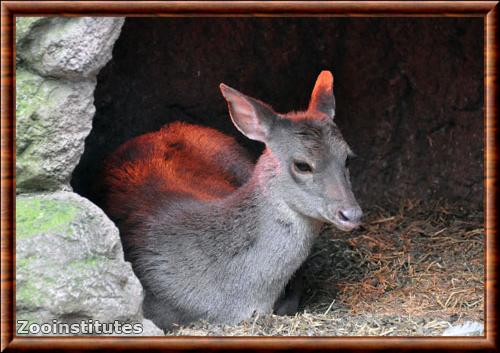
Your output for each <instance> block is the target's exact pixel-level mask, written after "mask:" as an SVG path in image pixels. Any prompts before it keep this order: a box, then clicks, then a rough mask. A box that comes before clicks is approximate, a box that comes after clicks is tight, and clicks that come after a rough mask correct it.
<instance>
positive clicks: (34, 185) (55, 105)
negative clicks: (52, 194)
mask: <svg viewBox="0 0 500 353" xmlns="http://www.w3.org/2000/svg"><path fill="white" fill-rule="evenodd" d="M95 84H96V82H95V79H92V80H82V81H78V82H70V81H63V80H51V79H46V78H43V77H41V76H38V75H36V74H33V73H31V72H30V71H28V70H26V69H23V68H19V69H18V70H17V72H16V157H17V158H16V186H17V192H29V191H38V190H56V189H60V188H64V187H65V186H66V188H69V187H68V186H67V185H68V184H69V180H70V178H71V173H72V172H73V169H74V168H75V166H76V164H77V163H78V161H79V159H80V156H81V155H82V153H83V149H84V141H85V138H86V137H87V135H88V133H89V132H90V129H91V128H92V117H93V116H94V112H95V107H94V104H93V102H94V97H93V94H94V88H95Z"/></svg>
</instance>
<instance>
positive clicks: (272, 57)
mask: <svg viewBox="0 0 500 353" xmlns="http://www.w3.org/2000/svg"><path fill="white" fill-rule="evenodd" d="M324 69H327V70H331V71H332V72H333V74H334V76H335V85H334V92H335V95H336V100H337V109H336V113H337V116H336V122H337V124H338V125H339V127H340V129H341V130H342V132H343V134H344V137H345V139H346V141H347V142H348V143H349V144H350V146H351V147H352V149H353V150H354V152H356V154H357V155H358V156H359V158H358V159H357V160H355V161H354V162H353V164H352V167H351V178H352V182H353V188H354V189H355V193H356V195H357V197H358V199H359V200H360V203H361V205H362V206H363V208H367V207H370V206H373V205H375V204H380V205H383V204H387V203H392V202H394V201H396V202H398V201H400V200H404V199H408V198H415V199H422V200H424V201H432V200H436V199H442V198H444V199H446V200H448V201H451V202H459V203H462V204H463V205H464V206H465V207H469V208H470V209H479V208H482V200H483V149H484V145H483V20H482V19H481V18H437V17H436V18H430V17H427V18H375V19H370V18H324V17H323V18H128V19H127V20H126V22H125V25H124V27H123V31H122V34H121V36H120V38H119V39H118V41H117V42H116V44H115V47H114V51H113V59H112V60H111V61H110V62H109V63H108V64H107V66H106V67H105V68H104V69H102V71H101V72H100V74H99V76H98V84H97V88H96V91H95V105H96V108H97V112H96V114H95V117H94V121H93V129H92V131H91V133H90V135H89V136H88V138H87V140H86V147H85V152H84V154H83V156H82V158H81V161H80V164H79V165H78V166H77V168H76V170H75V171H74V173H73V179H72V186H73V188H74V189H75V191H77V192H79V193H80V194H82V195H84V196H86V197H88V198H90V199H91V200H96V196H98V195H93V194H92V192H91V189H92V184H93V183H94V181H93V179H94V178H95V175H96V173H97V171H98V170H99V168H100V167H101V162H102V159H103V157H105V156H106V155H107V154H109V153H110V152H112V151H113V149H115V148H116V147H118V146H119V145H120V144H121V143H123V142H124V141H126V140H128V139H130V138H132V137H134V136H137V135H140V134H142V133H144V132H148V131H154V130H157V129H159V128H160V127H161V126H162V125H163V124H165V123H168V122H170V121H174V120H184V121H189V122H194V123H198V124H202V125H207V126H212V127H215V128H217V129H220V130H222V131H224V132H227V133H230V134H232V135H234V136H236V137H237V138H238V141H239V142H240V143H242V144H243V145H244V146H246V147H247V148H249V149H250V150H251V151H252V152H253V154H254V156H258V154H259V153H260V152H261V149H262V146H261V145H260V144H258V143H254V142H252V141H249V140H247V139H245V138H244V137H242V136H241V135H240V134H239V133H238V132H237V130H236V129H235V128H234V127H233V126H232V124H231V122H230V119H229V116H228V113H227V108H226V103H225V101H224V100H223V98H222V95H221V94H220V91H219V88H218V86H219V83H220V82H224V83H226V84H228V85H230V86H232V87H234V88H236V89H238V90H240V91H242V92H243V93H246V94H248V95H250V96H253V97H256V98H259V99H262V100H264V101H266V102H268V103H269V104H271V105H272V106H273V107H274V108H275V110H277V111H278V112H287V111H290V110H300V109H305V108H306V107H307V103H308V100H309V95H310V93H311V90H312V88H313V85H314V81H315V79H316V77H317V75H318V73H319V72H320V71H321V70H324Z"/></svg>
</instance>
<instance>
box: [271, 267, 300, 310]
mask: <svg viewBox="0 0 500 353" xmlns="http://www.w3.org/2000/svg"><path fill="white" fill-rule="evenodd" d="M303 272H304V269H303V267H300V268H299V269H298V270H297V272H295V274H294V275H293V277H292V278H291V279H290V281H289V282H288V284H287V285H286V287H285V289H284V290H283V292H282V293H281V295H280V297H279V298H278V300H276V303H274V313H275V314H276V315H288V316H292V315H295V313H296V312H297V310H298V308H299V303H300V298H301V297H302V293H303V291H304V273H303Z"/></svg>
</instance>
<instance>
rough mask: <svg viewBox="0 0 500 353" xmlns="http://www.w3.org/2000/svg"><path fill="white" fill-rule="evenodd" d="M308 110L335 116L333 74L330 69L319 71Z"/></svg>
mask: <svg viewBox="0 0 500 353" xmlns="http://www.w3.org/2000/svg"><path fill="white" fill-rule="evenodd" d="M308 110H311V111H317V112H321V113H325V114H326V115H328V116H329V117H331V118H332V119H333V118H334V117H335V97H334V96H333V75H332V73H331V72H330V71H326V70H325V71H321V73H320V74H319V76H318V78H317V79H316V84H315V85H314V89H313V92H312V94H311V100H310V102H309V108H308Z"/></svg>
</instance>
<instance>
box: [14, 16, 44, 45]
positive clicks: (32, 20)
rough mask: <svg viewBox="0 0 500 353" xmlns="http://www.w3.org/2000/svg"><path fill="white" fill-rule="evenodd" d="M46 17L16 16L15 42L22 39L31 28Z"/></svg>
mask: <svg viewBox="0 0 500 353" xmlns="http://www.w3.org/2000/svg"><path fill="white" fill-rule="evenodd" d="M47 19H48V18H47V17H34V16H30V17H16V44H17V43H19V42H20V41H21V40H23V39H24V38H25V37H26V35H28V33H29V32H30V31H31V29H32V28H33V27H34V26H35V25H36V24H37V23H39V22H41V21H43V20H47Z"/></svg>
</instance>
